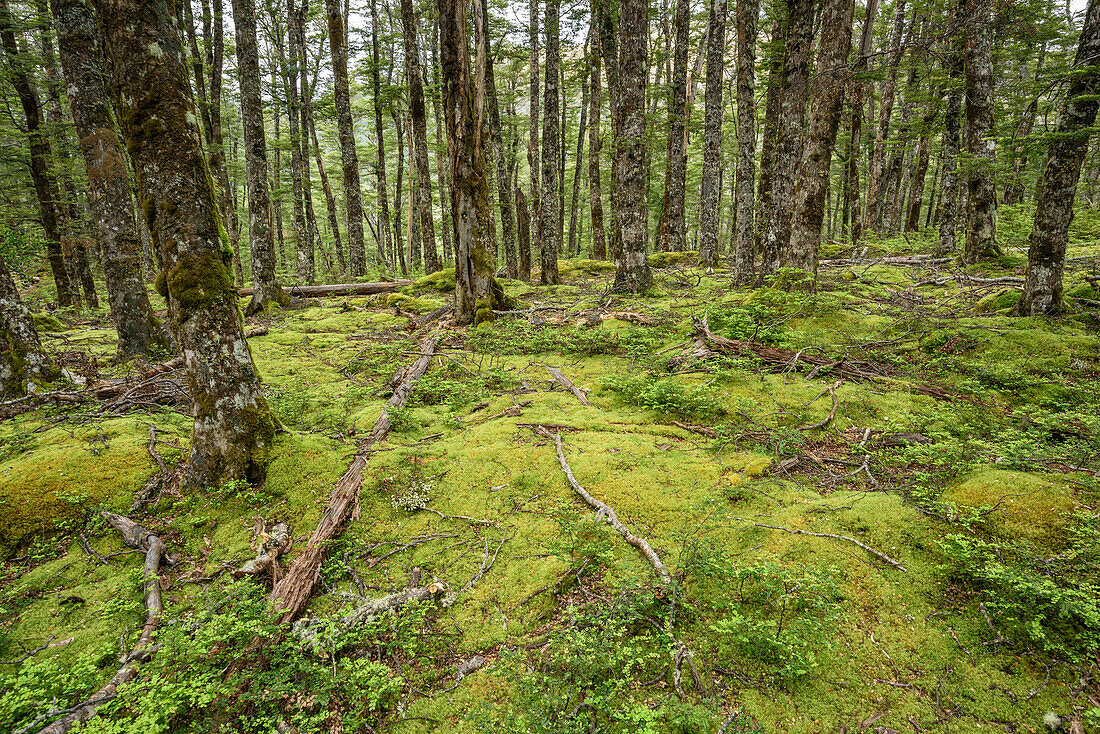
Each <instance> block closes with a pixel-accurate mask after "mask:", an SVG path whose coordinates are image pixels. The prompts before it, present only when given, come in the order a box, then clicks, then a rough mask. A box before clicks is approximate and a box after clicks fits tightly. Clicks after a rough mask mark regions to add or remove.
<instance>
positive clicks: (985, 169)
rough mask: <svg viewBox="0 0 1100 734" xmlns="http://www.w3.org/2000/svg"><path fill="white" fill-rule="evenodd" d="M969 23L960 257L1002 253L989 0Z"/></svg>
mask: <svg viewBox="0 0 1100 734" xmlns="http://www.w3.org/2000/svg"><path fill="white" fill-rule="evenodd" d="M972 12H973V15H972V22H971V23H970V24H968V30H967V34H966V45H965V54H964V59H965V61H964V64H965V67H964V68H965V74H966V147H967V151H968V152H969V153H970V157H971V159H972V160H973V165H972V166H971V167H970V170H969V173H968V176H967V183H966V189H967V197H966V198H967V227H966V247H965V249H964V250H963V257H962V260H963V263H964V264H966V265H972V264H974V263H976V262H978V261H979V260H982V259H985V258H989V257H994V256H996V255H999V254H1000V253H1001V251H1000V248H998V247H997V244H996V234H997V232H996V228H997V192H996V189H995V188H994V184H993V167H994V165H995V163H996V154H997V149H996V143H995V142H994V140H993V61H992V47H993V28H992V25H993V20H992V17H991V14H992V8H991V0H978V2H977V5H976V7H975V8H974V9H973V11H972Z"/></svg>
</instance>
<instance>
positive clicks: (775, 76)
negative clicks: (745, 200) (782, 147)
mask: <svg viewBox="0 0 1100 734" xmlns="http://www.w3.org/2000/svg"><path fill="white" fill-rule="evenodd" d="M782 33H783V23H782V21H781V20H780V19H779V18H773V19H772V32H771V43H770V44H769V45H768V46H766V47H765V48H767V49H768V51H767V53H768V82H767V84H766V85H765V87H766V89H767V93H766V95H765V98H764V129H763V134H762V142H761V149H760V176H759V182H758V183H757V186H756V216H755V217H754V222H753V226H754V227H755V228H756V231H755V233H754V235H753V253H754V254H755V255H756V256H757V257H759V256H760V255H761V253H762V252H763V243H764V222H765V220H766V219H767V217H768V216H769V212H771V209H772V185H773V184H774V180H775V156H776V152H777V145H778V140H777V135H778V131H779V109H780V102H781V101H782V98H781V96H780V87H781V86H782V84H783V48H782V46H779V45H778V44H779V40H780V35H781V34H782ZM777 46H778V47H777Z"/></svg>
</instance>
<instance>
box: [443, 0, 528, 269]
mask: <svg viewBox="0 0 1100 734" xmlns="http://www.w3.org/2000/svg"><path fill="white" fill-rule="evenodd" d="M436 15H437V16H438V9H437V11H436ZM432 32H433V34H434V35H433V36H432V44H431V45H432V63H431V68H432V69H433V70H434V71H433V73H434V74H435V90H434V91H433V92H432V107H433V109H434V112H435V175H436V180H437V181H439V209H440V212H441V214H442V216H441V225H442V226H441V227H440V228H439V234H440V237H439V238H440V239H441V240H443V267H445V268H449V267H452V266H453V265H454V261H455V251H454V243H453V242H451V207H450V205H449V203H448V202H449V201H450V198H449V197H450V194H449V193H448V184H447V139H446V138H445V137H444V135H443V111H442V110H441V109H440V107H439V98H440V83H439V18H438V17H436V18H434V19H433V21H432ZM510 170H511V169H510ZM511 180H512V178H511V176H509V177H508V181H509V184H508V185H509V187H510V186H511V183H510V182H511ZM516 267H517V268H518V264H517V266H516ZM508 275H509V277H512V278H514V277H516V273H515V272H511V271H509V273H508Z"/></svg>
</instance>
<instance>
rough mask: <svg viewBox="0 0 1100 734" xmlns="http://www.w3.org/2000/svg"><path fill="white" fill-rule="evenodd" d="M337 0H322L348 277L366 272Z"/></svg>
mask: <svg viewBox="0 0 1100 734" xmlns="http://www.w3.org/2000/svg"><path fill="white" fill-rule="evenodd" d="M340 5H341V3H340V0H325V14H326V17H327V19H328V42H329V44H328V45H329V50H330V51H331V52H332V80H333V98H334V100H335V107H336V131H337V135H338V136H339V138H340V162H341V163H342V164H343V168H344V203H345V206H346V210H347V220H348V221H347V233H348V256H349V259H350V260H351V274H352V276H354V277H360V276H362V275H364V274H365V273H366V272H367V264H366V250H365V249H364V244H363V198H362V197H363V194H362V192H361V191H360V189H359V156H358V154H357V153H356V152H355V131H354V121H353V120H352V117H351V94H350V92H349V89H348V45H347V38H345V36H344V15H343V12H342V9H341V7H340Z"/></svg>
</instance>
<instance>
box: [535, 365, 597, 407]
mask: <svg viewBox="0 0 1100 734" xmlns="http://www.w3.org/2000/svg"><path fill="white" fill-rule="evenodd" d="M546 371H547V372H549V373H550V377H552V378H553V380H552V382H555V383H557V384H558V385H561V386H562V387H564V388H565V389H566V390H568V391H569V392H571V393H573V396H574V397H575V398H576V399H577V400H580V401H581V403H582V404H583V405H589V406H590V405H592V403H590V402H588V395H586V394H585V391H584V390H582V389H580V388H579V387H577V386H576V385H574V384H573V381H572V380H570V379H569V378H568V377H566V376H565V375H564V374H562V371H561V370H559V369H558V368H557V367H550V366H547V367H546Z"/></svg>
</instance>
